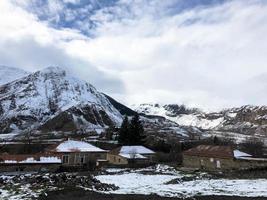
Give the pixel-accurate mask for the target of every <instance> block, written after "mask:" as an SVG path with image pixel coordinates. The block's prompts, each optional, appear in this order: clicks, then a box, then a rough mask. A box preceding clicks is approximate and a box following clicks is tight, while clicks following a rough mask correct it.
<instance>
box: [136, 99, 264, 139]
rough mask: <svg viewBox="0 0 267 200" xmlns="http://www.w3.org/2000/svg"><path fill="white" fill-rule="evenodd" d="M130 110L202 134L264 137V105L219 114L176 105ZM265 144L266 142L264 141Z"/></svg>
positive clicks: (157, 105) (228, 110)
mask: <svg viewBox="0 0 267 200" xmlns="http://www.w3.org/2000/svg"><path fill="white" fill-rule="evenodd" d="M132 108H133V109H134V110H135V111H136V112H138V113H143V114H145V115H154V116H162V117H164V118H166V119H168V120H170V121H173V122H175V123H177V124H178V125H179V126H181V127H195V128H198V129H199V130H201V131H202V132H203V135H206V136H207V135H209V136H210V135H217V136H220V137H226V138H232V139H234V140H235V141H240V142H241V141H242V140H245V139H247V138H250V137H255V138H265V140H266V138H267V106H249V105H247V106H242V107H239V108H230V109H224V110H222V111H219V112H203V111H201V110H200V109H198V108H187V107H186V106H184V105H178V104H165V105H164V104H157V103H156V104H141V105H133V106H132ZM266 141H267V140H266Z"/></svg>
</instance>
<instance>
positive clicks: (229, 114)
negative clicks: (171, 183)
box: [0, 66, 267, 141]
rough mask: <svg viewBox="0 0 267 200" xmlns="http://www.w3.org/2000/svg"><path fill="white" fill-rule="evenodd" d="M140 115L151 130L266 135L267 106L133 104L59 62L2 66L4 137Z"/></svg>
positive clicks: (78, 128)
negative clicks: (214, 108) (29, 68)
mask: <svg viewBox="0 0 267 200" xmlns="http://www.w3.org/2000/svg"><path fill="white" fill-rule="evenodd" d="M136 113H140V114H141V120H142V121H143V124H144V127H145V130H146V132H147V133H148V134H151V135H157V137H158V136H160V137H161V138H162V137H163V138H164V137H165V136H172V137H176V138H180V139H188V138H190V137H191V136H192V135H196V136H201V137H210V136H212V135H217V136H220V137H226V138H233V139H235V140H236V141H242V140H244V139H247V138H248V137H258V138H267V107H266V106H263V107H257V106H243V107H240V108H231V109H225V110H223V111H220V112H212V113H207V112H203V111H201V110H200V109H198V108H188V107H186V106H184V105H178V104H166V105H162V104H141V105H134V106H132V109H131V108H129V107H127V106H125V105H123V104H121V103H120V102H118V101H116V100H115V99H113V98H112V97H110V96H108V95H106V94H103V93H101V92H99V91H98V90H97V89H96V88H95V87H94V86H92V85H91V84H90V83H87V82H86V81H83V80H80V79H79V78H76V77H73V76H72V74H70V73H68V72H66V71H65V70H63V69H61V68H59V67H48V68H45V69H43V70H41V71H37V72H34V73H29V72H25V71H23V70H20V69H16V68H12V67H4V66H1V67H0V121H1V123H0V139H1V138H5V136H8V135H10V134H20V133H22V132H24V131H28V130H38V131H40V132H45V133H48V132H49V133H52V132H53V133H57V132H70V133H77V132H92V131H94V132H101V131H103V130H104V129H106V128H108V127H110V126H115V127H116V126H120V124H121V122H122V119H123V116H124V115H128V116H133V115H134V114H136Z"/></svg>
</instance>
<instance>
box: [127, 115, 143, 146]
mask: <svg viewBox="0 0 267 200" xmlns="http://www.w3.org/2000/svg"><path fill="white" fill-rule="evenodd" d="M143 133H144V128H143V125H142V123H141V121H140V119H139V115H135V116H134V117H133V118H132V120H131V123H130V127H129V144H130V145H138V144H141V143H142V136H143Z"/></svg>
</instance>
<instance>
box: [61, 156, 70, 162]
mask: <svg viewBox="0 0 267 200" xmlns="http://www.w3.org/2000/svg"><path fill="white" fill-rule="evenodd" d="M62 162H63V163H69V156H68V155H63V157H62Z"/></svg>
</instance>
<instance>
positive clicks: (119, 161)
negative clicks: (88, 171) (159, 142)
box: [107, 154, 153, 167]
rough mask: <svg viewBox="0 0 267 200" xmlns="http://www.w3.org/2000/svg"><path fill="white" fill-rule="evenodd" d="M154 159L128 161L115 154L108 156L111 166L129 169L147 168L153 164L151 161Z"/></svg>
mask: <svg viewBox="0 0 267 200" xmlns="http://www.w3.org/2000/svg"><path fill="white" fill-rule="evenodd" d="M152 158H153V157H151V158H150V157H149V159H138V158H135V159H127V158H124V157H122V156H120V155H114V154H108V155H107V160H108V162H109V164H111V165H124V166H125V165H127V166H129V167H132V166H147V165H149V164H151V163H152V161H150V159H151V160H152Z"/></svg>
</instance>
